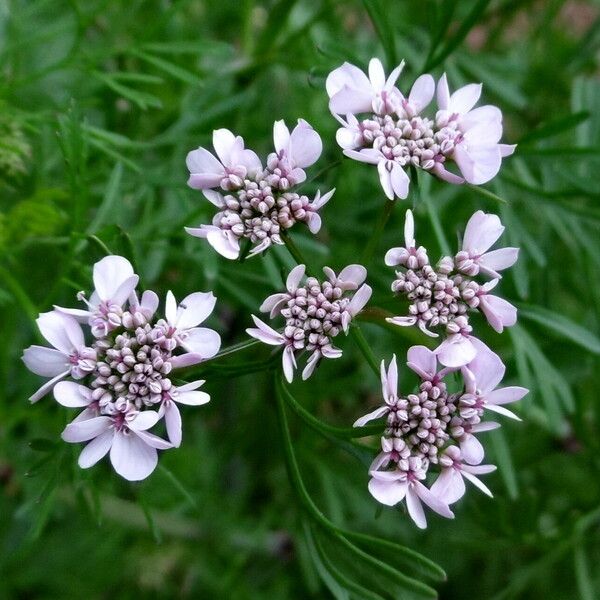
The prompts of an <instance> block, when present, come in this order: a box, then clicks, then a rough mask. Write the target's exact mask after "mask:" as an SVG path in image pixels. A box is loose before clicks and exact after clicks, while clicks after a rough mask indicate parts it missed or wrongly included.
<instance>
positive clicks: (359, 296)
mask: <svg viewBox="0 0 600 600" xmlns="http://www.w3.org/2000/svg"><path fill="white" fill-rule="evenodd" d="M372 293H373V290H372V289H371V286H369V285H367V284H366V283H365V284H364V285H362V286H361V287H360V289H359V290H358V291H357V292H356V294H354V296H353V297H352V300H350V304H349V305H348V308H347V309H346V310H347V311H348V312H349V313H350V314H351V315H352V316H355V315H357V314H358V313H359V312H360V311H361V310H362V309H363V308H364V307H365V306H366V304H367V302H368V301H369V300H370V298H371V294H372Z"/></svg>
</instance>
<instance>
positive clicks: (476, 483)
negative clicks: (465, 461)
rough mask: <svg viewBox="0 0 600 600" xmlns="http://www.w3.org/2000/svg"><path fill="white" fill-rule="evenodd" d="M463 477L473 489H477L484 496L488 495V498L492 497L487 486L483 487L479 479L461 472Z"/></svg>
mask: <svg viewBox="0 0 600 600" xmlns="http://www.w3.org/2000/svg"><path fill="white" fill-rule="evenodd" d="M463 476H464V477H465V479H468V480H469V481H470V482H471V483H472V484H473V485H474V486H475V487H477V488H479V489H480V490H481V491H482V492H483V493H484V494H486V495H488V496H489V497H490V498H492V497H493V494H492V492H491V491H490V489H489V488H488V486H487V485H485V483H483V481H481V479H479V478H478V477H475V475H472V474H471V473H469V472H468V471H463Z"/></svg>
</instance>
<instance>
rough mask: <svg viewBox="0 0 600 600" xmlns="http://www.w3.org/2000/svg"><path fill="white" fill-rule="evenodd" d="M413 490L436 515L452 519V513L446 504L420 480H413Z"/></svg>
mask: <svg viewBox="0 0 600 600" xmlns="http://www.w3.org/2000/svg"><path fill="white" fill-rule="evenodd" d="M414 486H415V491H416V493H417V495H418V496H419V498H420V499H421V500H422V501H423V502H424V503H425V504H427V506H429V508H431V510H433V511H435V512H436V513H437V514H438V515H441V516H442V517H446V518H447V519H453V518H454V513H453V512H452V511H451V510H450V508H449V507H448V504H446V502H444V501H443V500H441V499H440V498H437V497H436V496H435V495H434V494H432V493H431V491H430V490H428V489H427V488H426V487H425V486H424V485H423V484H422V483H421V482H420V481H415V483H414Z"/></svg>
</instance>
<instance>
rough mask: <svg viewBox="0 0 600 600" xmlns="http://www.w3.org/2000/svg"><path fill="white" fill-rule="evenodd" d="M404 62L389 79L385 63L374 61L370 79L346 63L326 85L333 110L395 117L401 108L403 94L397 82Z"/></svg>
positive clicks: (370, 67) (370, 68)
mask: <svg viewBox="0 0 600 600" xmlns="http://www.w3.org/2000/svg"><path fill="white" fill-rule="evenodd" d="M403 68H404V61H402V63H400V64H399V65H398V66H397V67H396V68H395V69H394V70H393V71H392V72H391V73H390V76H389V77H387V78H386V76H385V72H384V70H383V65H382V64H381V61H380V60H379V59H377V58H372V59H371V61H370V62H369V76H368V77H367V76H366V75H365V73H364V72H363V71H361V70H360V69H359V68H358V67H356V66H354V65H351V64H349V63H344V64H343V65H342V66H341V67H338V68H337V69H335V70H334V71H332V72H331V73H330V74H329V75H328V76H327V80H326V82H325V87H326V89H327V94H328V95H329V110H331V112H332V113H335V114H338V115H347V114H357V113H365V112H371V111H372V112H374V113H375V114H378V115H381V114H391V113H393V112H395V111H396V110H397V109H398V108H400V102H401V100H402V95H401V94H400V92H399V90H398V88H396V86H395V83H396V80H397V79H398V77H399V76H400V73H401V72H402V69H403Z"/></svg>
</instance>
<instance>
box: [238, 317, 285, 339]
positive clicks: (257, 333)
mask: <svg viewBox="0 0 600 600" xmlns="http://www.w3.org/2000/svg"><path fill="white" fill-rule="evenodd" d="M252 320H253V321H254V323H255V325H256V328H250V329H246V333H247V334H248V335H249V336H251V337H253V338H256V339H257V340H260V341H261V342H263V343H265V344H269V345H271V346H281V345H282V344H285V338H284V337H283V336H282V335H281V334H280V333H279V332H278V331H275V330H274V329H273V328H272V327H269V326H268V325H267V324H266V323H265V322H263V321H261V320H260V319H259V318H258V317H255V316H254V315H252Z"/></svg>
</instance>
